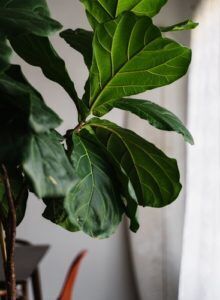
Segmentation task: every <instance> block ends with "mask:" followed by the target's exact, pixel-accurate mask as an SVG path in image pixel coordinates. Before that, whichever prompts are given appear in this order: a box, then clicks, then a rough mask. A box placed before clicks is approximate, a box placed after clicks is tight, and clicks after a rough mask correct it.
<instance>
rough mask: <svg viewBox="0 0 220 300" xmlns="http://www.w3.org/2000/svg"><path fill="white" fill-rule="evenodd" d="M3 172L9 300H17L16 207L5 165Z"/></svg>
mask: <svg viewBox="0 0 220 300" xmlns="http://www.w3.org/2000/svg"><path fill="white" fill-rule="evenodd" d="M2 170H3V180H4V185H5V191H6V195H7V199H8V226H7V227H6V228H5V233H6V246H7V266H6V267H7V270H6V271H7V278H6V285H7V297H8V300H16V277H15V263H14V254H15V239H16V209H15V205H14V199H13V195H12V190H11V184H10V180H9V175H8V171H7V169H6V167H5V165H4V164H2Z"/></svg>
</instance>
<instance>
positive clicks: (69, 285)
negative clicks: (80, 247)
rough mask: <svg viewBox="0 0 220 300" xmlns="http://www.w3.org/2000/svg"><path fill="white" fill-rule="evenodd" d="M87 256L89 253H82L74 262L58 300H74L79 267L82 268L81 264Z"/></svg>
mask: <svg viewBox="0 0 220 300" xmlns="http://www.w3.org/2000/svg"><path fill="white" fill-rule="evenodd" d="M86 254H87V251H82V252H81V253H80V254H79V255H78V256H77V258H76V259H75V260H74V261H73V263H72V265H71V267H70V269H69V272H68V274H67V277H66V280H65V282H64V285H63V288H62V291H61V293H60V296H59V297H58V299H57V300H71V299H72V293H73V287H74V284H75V282H76V278H77V275H78V271H79V267H80V265H81V262H82V260H83V258H84V257H85V255H86Z"/></svg>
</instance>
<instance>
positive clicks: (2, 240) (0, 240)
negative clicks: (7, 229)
mask: <svg viewBox="0 0 220 300" xmlns="http://www.w3.org/2000/svg"><path fill="white" fill-rule="evenodd" d="M0 243H1V252H2V263H3V267H4V273H5V278H6V264H7V253H6V245H5V233H4V229H3V225H2V222H1V221H0Z"/></svg>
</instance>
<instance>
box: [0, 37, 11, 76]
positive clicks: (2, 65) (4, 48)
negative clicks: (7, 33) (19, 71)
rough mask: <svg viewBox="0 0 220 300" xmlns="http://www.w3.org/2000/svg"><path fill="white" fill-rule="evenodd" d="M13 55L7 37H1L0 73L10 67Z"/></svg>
mask: <svg viewBox="0 0 220 300" xmlns="http://www.w3.org/2000/svg"><path fill="white" fill-rule="evenodd" d="M10 55H11V49H10V47H9V46H8V45H7V41H6V39H5V38H3V37H2V38H1V39H0V73H2V72H3V71H4V70H5V69H7V68H8V67H9V58H10Z"/></svg>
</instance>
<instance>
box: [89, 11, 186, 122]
mask: <svg viewBox="0 0 220 300" xmlns="http://www.w3.org/2000/svg"><path fill="white" fill-rule="evenodd" d="M122 37H123V38H122ZM93 50H94V56H93V63H92V67H91V70H90V80H91V92H90V106H91V107H92V108H91V110H92V113H93V114H95V115H98V116H101V115H103V114H105V113H106V112H108V110H109V109H111V102H112V100H114V99H119V98H121V97H125V96H129V95H134V94H138V93H141V92H144V91H146V90H151V89H154V88H156V87H160V86H164V85H167V84H170V83H172V82H174V81H176V80H177V79H179V78H180V77H182V76H183V75H184V74H185V73H186V71H187V69H188V67H189V63H190V60H191V51H190V50H189V49H188V48H186V47H183V46H181V45H180V44H178V43H176V42H174V41H172V40H170V39H167V38H163V37H162V36H161V32H160V31H159V29H158V28H157V27H156V26H154V25H153V24H152V21H151V19H150V18H149V17H137V16H135V15H134V14H131V13H126V14H124V15H122V17H119V18H118V19H116V20H115V21H110V22H107V23H105V24H102V25H99V26H98V27H97V29H96V31H95V36H94V41H93Z"/></svg>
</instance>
